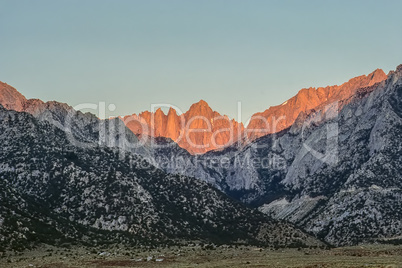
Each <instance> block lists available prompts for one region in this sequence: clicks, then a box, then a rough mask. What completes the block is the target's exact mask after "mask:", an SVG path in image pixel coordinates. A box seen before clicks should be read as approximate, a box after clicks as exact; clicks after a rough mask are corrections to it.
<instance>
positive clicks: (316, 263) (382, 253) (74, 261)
mask: <svg viewBox="0 0 402 268" xmlns="http://www.w3.org/2000/svg"><path fill="white" fill-rule="evenodd" d="M151 258H152V259H151ZM147 259H148V260H147ZM0 267H42V268H53V267H57V268H73V267H77V268H78V267H87V268H92V267H94V268H95V267H97V268H101V267H113V268H119V267H300V268H301V267H305V268H307V267H310V268H313V267H317V268H318V267H326V268H327V267H348V268H349V267H384V268H399V267H402V246H401V245H398V246H393V245H363V246H356V247H344V248H335V249H331V250H320V249H278V250H274V249H260V248H255V247H244V246H239V247H237V248H234V247H230V248H229V247H217V248H215V249H202V248H201V247H199V246H194V247H190V246H188V247H181V248H178V247H171V248H165V249H158V250H140V249H129V248H117V247H113V248H110V249H109V250H105V249H96V250H95V249H86V248H71V249H64V248H52V247H46V248H41V249H36V250H32V251H26V252H22V253H10V252H8V253H6V254H3V256H1V258H0Z"/></svg>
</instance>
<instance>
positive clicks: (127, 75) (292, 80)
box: [0, 0, 402, 122]
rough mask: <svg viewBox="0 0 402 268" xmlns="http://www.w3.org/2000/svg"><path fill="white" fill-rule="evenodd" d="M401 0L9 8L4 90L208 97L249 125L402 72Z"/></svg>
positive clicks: (167, 99)
mask: <svg viewBox="0 0 402 268" xmlns="http://www.w3.org/2000/svg"><path fill="white" fill-rule="evenodd" d="M401 10H402V1H396V0H395V1H370V0H365V1H350V0H349V1H322V0H320V1H268V0H265V1H262V0H261V1H257V0H250V1H237V0H230V1H229V0H225V1H223V0H203V1H190V0H181V1H177V0H158V1H156V0H146V1H136V0H127V1H122V0H116V1H111V0H109V1H103V0H94V1H88V0H80V1H72V0H69V1H61V0H60V1H54V0H50V1H41V0H38V1H28V0H18V1H15V0H13V1H12V0H10V1H8V0H0V81H3V82H6V83H8V84H10V85H12V86H14V87H15V88H17V89H18V90H19V91H20V92H21V93H22V94H24V95H25V96H26V97H27V98H39V99H42V100H45V101H46V100H57V101H61V102H67V103H68V104H70V105H72V106H75V105H77V104H80V103H85V102H91V103H98V102H99V101H104V102H106V104H115V105H116V110H115V112H113V113H110V114H109V115H127V114H132V113H138V112H141V111H143V110H150V108H151V104H152V103H168V104H172V105H175V106H176V107H178V108H180V109H181V110H182V111H183V112H184V111H186V110H187V109H188V108H189V106H190V105H191V104H192V103H194V102H197V101H199V100H200V99H204V100H205V101H207V102H208V103H209V105H210V106H211V107H212V108H213V109H214V110H217V111H219V112H220V113H222V114H227V115H229V116H231V117H234V118H235V119H237V102H238V101H241V102H242V121H243V122H246V121H247V119H248V117H249V116H251V114H253V113H255V112H261V111H263V110H265V109H267V108H268V107H269V106H272V105H278V104H280V103H282V102H283V101H285V100H286V99H288V98H290V97H291V96H293V95H295V94H296V93H297V91H298V90H300V89H301V88H303V87H310V86H315V87H317V86H326V85H333V84H340V83H343V82H346V81H347V80H348V79H350V78H352V77H354V76H358V75H361V74H368V73H370V72H372V71H373V70H375V69H376V68H381V69H383V70H384V71H385V72H386V73H388V71H389V70H392V69H395V67H396V66H397V65H398V64H401V63H402V30H401V29H402V20H401V18H400V16H401Z"/></svg>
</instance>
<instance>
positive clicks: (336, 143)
mask: <svg viewBox="0 0 402 268" xmlns="http://www.w3.org/2000/svg"><path fill="white" fill-rule="evenodd" d="M0 104H1V105H2V106H3V107H4V108H1V109H0V119H1V124H0V127H1V128H2V130H1V135H0V140H1V144H2V149H3V150H2V151H1V155H0V177H1V179H2V182H1V183H2V186H3V189H4V190H3V191H2V193H1V194H2V195H1V200H2V202H1V206H0V225H1V226H2V229H1V230H2V231H1V233H0V238H1V239H0V240H1V241H3V243H2V246H3V247H6V245H10V244H12V245H17V246H21V245H26V244H27V243H26V241H27V240H29V239H31V240H32V241H31V240H29V241H30V242H32V243H33V242H35V241H36V240H38V241H39V242H46V243H56V242H57V241H75V242H77V241H78V242H80V243H89V244H91V243H99V241H101V240H102V241H115V242H127V243H128V242H130V241H131V242H133V241H134V242H133V243H136V244H138V243H146V241H152V243H172V241H176V242H177V240H180V239H182V240H191V239H193V240H204V241H207V242H214V243H234V242H237V243H240V242H244V243H259V244H267V245H271V246H289V245H293V246H295V245H297V246H311V245H315V246H318V245H323V243H322V242H320V241H319V240H321V241H324V243H328V244H331V245H353V244H357V243H361V242H384V241H394V242H398V241H401V237H402V224H401V218H402V206H401V204H402V202H401V201H402V180H401V179H402V174H401V171H402V166H401V163H402V154H401V152H402V143H401V130H402V65H400V66H398V67H397V69H396V70H395V71H392V72H390V73H389V74H388V75H385V73H384V72H383V71H382V70H379V69H377V70H375V71H374V72H372V73H371V74H369V75H363V76H359V77H356V78H353V79H351V80H349V81H348V82H346V83H344V84H342V85H340V86H331V87H325V88H309V89H302V90H300V91H299V93H298V94H297V95H296V96H295V97H293V98H291V99H289V100H288V101H286V102H284V103H282V104H281V105H278V106H274V107H271V108H269V109H267V110H266V111H264V112H261V113H256V114H255V115H253V117H252V119H251V121H250V123H249V124H248V125H247V126H246V127H244V126H243V125H242V123H238V122H236V121H235V120H233V119H229V118H228V117H227V116H222V115H220V114H219V113H218V112H216V111H213V110H212V109H211V108H210V107H209V106H208V104H207V103H206V102H205V101H200V102H198V103H196V104H193V105H192V106H191V107H190V109H189V111H187V112H185V113H183V114H181V115H178V114H177V113H176V111H175V110H174V109H173V108H171V109H170V110H169V112H168V114H167V115H165V114H164V113H163V111H162V110H160V109H159V110H157V111H155V113H151V112H143V113H141V114H139V115H135V114H134V115H129V116H126V117H122V118H114V119H110V120H99V119H98V118H97V117H96V116H94V115H92V114H89V113H86V114H84V113H81V112H79V111H75V110H74V109H72V108H71V107H70V106H68V105H66V104H62V103H58V102H55V101H52V102H47V103H44V102H42V101H40V100H27V99H26V98H25V97H24V96H23V95H22V94H20V93H19V92H18V91H17V90H16V89H14V88H12V87H11V86H9V85H7V84H5V83H0ZM193 130H199V131H193ZM256 130H257V131H256ZM183 137H185V138H183ZM144 140H145V142H144ZM211 140H212V141H214V142H211ZM239 201H240V202H241V203H239ZM242 203H243V204H242ZM43 226H46V228H42V227H43ZM43 230H49V232H51V233H52V234H54V237H55V239H54V240H52V241H49V239H48V238H49V236H47V235H46V234H45V233H43ZM301 230H303V231H304V232H303V231H301ZM307 233H308V234H307ZM115 234H116V235H115ZM314 237H315V238H314ZM317 239H319V240H317ZM56 240H57V241H56ZM95 241H97V242H95Z"/></svg>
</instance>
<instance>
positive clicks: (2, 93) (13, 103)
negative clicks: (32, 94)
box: [0, 82, 27, 112]
mask: <svg viewBox="0 0 402 268" xmlns="http://www.w3.org/2000/svg"><path fill="white" fill-rule="evenodd" d="M26 101H27V99H26V98H25V97H24V96H23V95H22V94H21V93H19V92H18V91H17V90H16V89H15V88H13V87H12V86H10V85H8V84H6V83H3V82H0V104H1V105H3V106H4V107H5V108H6V109H9V110H15V111H19V112H20V111H23V110H24V104H25V102H26Z"/></svg>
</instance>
